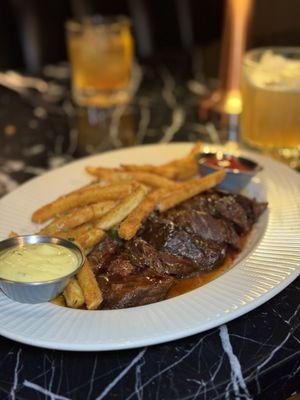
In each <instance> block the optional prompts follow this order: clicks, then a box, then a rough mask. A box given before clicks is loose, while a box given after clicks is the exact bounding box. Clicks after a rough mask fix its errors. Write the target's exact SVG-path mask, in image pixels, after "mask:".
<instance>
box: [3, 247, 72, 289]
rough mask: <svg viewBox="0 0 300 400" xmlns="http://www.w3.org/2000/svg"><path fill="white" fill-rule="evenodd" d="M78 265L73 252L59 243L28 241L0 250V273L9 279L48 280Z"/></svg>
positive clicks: (69, 271)
mask: <svg viewBox="0 0 300 400" xmlns="http://www.w3.org/2000/svg"><path fill="white" fill-rule="evenodd" d="M77 266H78V259H77V256H76V254H75V253H74V252H73V251H72V250H70V249H68V248H67V247H63V246H60V245H58V244H52V243H40V244H28V245H25V246H22V247H18V246H16V247H13V248H11V249H9V250H4V251H3V252H1V253H0V277H1V278H4V279H9V280H12V281H18V282H42V281H49V280H52V279H56V278H61V277H62V276H65V275H68V274H70V273H71V272H73V271H74V270H75V269H76V268H77Z"/></svg>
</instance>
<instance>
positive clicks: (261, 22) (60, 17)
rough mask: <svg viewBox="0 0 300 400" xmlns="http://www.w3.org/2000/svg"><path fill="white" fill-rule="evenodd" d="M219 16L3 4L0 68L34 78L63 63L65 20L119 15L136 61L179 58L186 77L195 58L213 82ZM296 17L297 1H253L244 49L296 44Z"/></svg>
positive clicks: (176, 7) (188, 6) (104, 0)
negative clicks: (125, 20) (128, 24)
mask: <svg viewBox="0 0 300 400" xmlns="http://www.w3.org/2000/svg"><path fill="white" fill-rule="evenodd" d="M223 11H224V1H222V0H209V1H198V0H164V1H161V0H151V1H147V0H101V1H97V0H43V1H39V0H26V1H23V0H4V1H2V2H1V13H0V68H1V69H8V68H12V69H19V70H23V71H27V72H32V73H36V72H38V71H39V70H40V69H41V67H42V66H43V65H45V64H49V63H56V62H59V61H62V60H66V59H67V54H66V44H65V32H64V23H65V21H66V20H67V19H69V18H71V17H82V16H83V15H86V14H102V15H113V14H123V15H128V16H129V17H130V18H131V20H132V25H133V33H134V38H135V42H136V56H137V58H138V60H139V61H142V62H152V63H153V62H156V61H157V60H159V61H162V62H163V61H165V62H167V63H168V64H169V65H171V66H173V67H176V66H175V65H174V59H176V60H178V57H181V59H182V60H183V61H184V62H185V64H184V66H185V67H186V68H187V73H188V72H189V70H188V69H192V68H193V63H192V61H193V60H194V57H195V56H197V57H198V58H199V60H198V64H197V68H198V71H197V72H198V74H200V73H202V74H204V75H205V77H207V76H212V77H216V76H217V71H218V64H219V59H220V38H221V32H222V21H223ZM299 16H300V5H299V1H298V0H285V1H283V0H259V1H256V2H255V7H254V13H253V19H252V23H251V32H250V35H249V40H248V44H247V46H248V47H251V48H252V47H258V46H268V45H273V46H274V45H290V46H291V45H294V46H297V45H299V43H300V24H299ZM194 61H195V60H194ZM177 67H178V64H177ZM181 67H182V65H181Z"/></svg>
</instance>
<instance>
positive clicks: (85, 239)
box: [75, 227, 105, 255]
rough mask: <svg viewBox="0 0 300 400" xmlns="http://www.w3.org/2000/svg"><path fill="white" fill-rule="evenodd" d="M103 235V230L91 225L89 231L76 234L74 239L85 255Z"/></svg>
mask: <svg viewBox="0 0 300 400" xmlns="http://www.w3.org/2000/svg"><path fill="white" fill-rule="evenodd" d="M104 235H105V232H104V231H103V230H102V229H100V228H98V227H93V228H91V229H90V230H89V231H87V232H85V233H83V234H82V235H80V236H78V237H77V239H76V240H75V241H76V243H77V244H78V245H79V246H80V247H81V248H82V250H83V251H84V253H85V255H87V254H88V253H89V252H90V250H91V249H92V248H93V247H94V246H95V245H96V244H97V243H99V242H100V240H101V239H102V238H103V237H104Z"/></svg>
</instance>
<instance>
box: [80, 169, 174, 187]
mask: <svg viewBox="0 0 300 400" xmlns="http://www.w3.org/2000/svg"><path fill="white" fill-rule="evenodd" d="M86 171H87V172H88V173H89V174H92V175H95V176H97V177H98V178H100V179H103V180H105V181H108V182H119V181H132V180H135V181H137V182H140V183H143V184H145V185H147V186H151V187H154V188H160V187H166V188H174V187H176V186H177V183H176V182H174V181H172V180H170V179H168V178H165V177H163V176H159V175H157V174H153V173H151V172H142V171H132V172H126V171H121V170H116V169H110V168H102V167H86Z"/></svg>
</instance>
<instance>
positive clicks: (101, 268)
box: [88, 236, 121, 274]
mask: <svg viewBox="0 0 300 400" xmlns="http://www.w3.org/2000/svg"><path fill="white" fill-rule="evenodd" d="M120 249H121V244H120V243H119V242H118V241H117V240H114V239H112V238H111V237H109V236H106V237H105V238H104V239H103V240H102V241H101V242H100V243H99V244H97V246H95V247H94V249H93V250H92V251H91V253H90V254H89V255H88V260H89V262H90V264H91V266H92V269H93V271H94V272H95V273H96V274H98V273H104V272H105V271H106V270H107V267H108V265H109V263H110V262H111V261H112V259H113V258H114V257H115V256H116V254H118V253H119V252H120Z"/></svg>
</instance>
